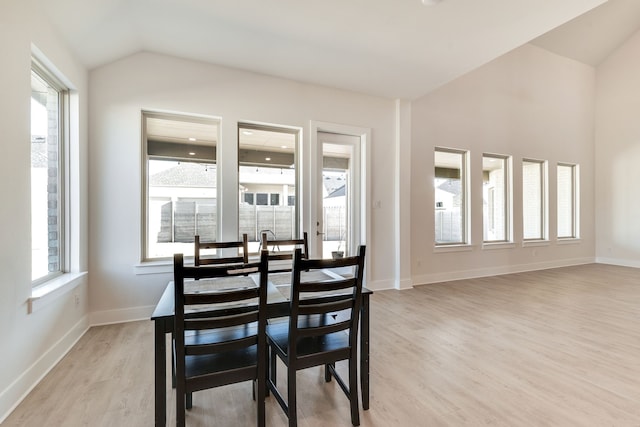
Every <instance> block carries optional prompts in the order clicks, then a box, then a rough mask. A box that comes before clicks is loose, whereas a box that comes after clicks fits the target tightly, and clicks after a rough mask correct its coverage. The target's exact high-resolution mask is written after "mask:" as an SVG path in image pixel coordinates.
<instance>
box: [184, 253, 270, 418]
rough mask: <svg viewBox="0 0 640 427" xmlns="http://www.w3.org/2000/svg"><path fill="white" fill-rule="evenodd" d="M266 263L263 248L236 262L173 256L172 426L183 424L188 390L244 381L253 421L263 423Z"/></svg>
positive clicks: (190, 402)
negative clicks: (190, 261) (188, 261)
mask: <svg viewBox="0 0 640 427" xmlns="http://www.w3.org/2000/svg"><path fill="white" fill-rule="evenodd" d="M267 262H268V261H267V252H266V251H262V253H261V256H260V260H259V261H257V262H252V263H247V264H242V265H238V266H228V265H227V266H185V265H184V259H183V255H182V254H175V255H174V286H175V289H174V290H175V316H174V319H175V320H174V322H175V324H174V331H175V340H174V353H175V358H174V360H175V365H176V366H175V372H176V425H177V426H184V425H185V419H186V413H185V409H190V408H191V407H192V404H193V400H192V393H194V392H196V391H199V390H204V389H208V388H213V387H219V386H223V385H227V384H232V383H237V382H243V381H250V380H251V381H253V398H254V399H255V400H256V401H257V425H258V426H261V427H262V426H264V425H265V402H264V400H265V396H266V378H267V347H266V336H265V328H266V324H267V320H266V304H267V266H268V264H267ZM251 273H257V274H258V275H259V281H258V283H257V284H256V283H255V281H254V278H253V277H252V276H250V275H248V274H251ZM185 279H200V280H199V281H186V282H185ZM203 279H211V280H203ZM250 300H251V301H250ZM247 302H250V304H247ZM256 394H257V397H256Z"/></svg>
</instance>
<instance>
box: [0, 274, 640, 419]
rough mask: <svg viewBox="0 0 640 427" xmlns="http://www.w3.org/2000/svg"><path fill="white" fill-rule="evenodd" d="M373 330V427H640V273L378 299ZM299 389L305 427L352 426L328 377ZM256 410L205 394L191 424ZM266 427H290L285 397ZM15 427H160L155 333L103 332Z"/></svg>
mask: <svg viewBox="0 0 640 427" xmlns="http://www.w3.org/2000/svg"><path fill="white" fill-rule="evenodd" d="M371 321H372V345H371V350H372V355H371V356H372V372H371V375H372V377H371V389H372V396H371V397H372V399H371V409H370V410H369V411H366V412H364V411H361V425H362V426H379V427H383V426H384V427H388V426H640V269H632V268H624V267H613V266H606V265H587V266H579V267H569V268H562V269H554V270H547V271H539V272H532V273H521V274H512V275H505V276H498V277H489V278H481V279H473V280H461V281H456V282H448V283H441V284H433V285H425V286H419V287H416V288H414V289H412V290H407V291H402V292H399V291H384V292H376V293H375V294H374V295H373V297H372V319H371ZM281 371H282V369H281ZM298 381H299V390H302V394H301V396H300V397H299V406H298V410H299V415H300V417H299V422H300V425H301V426H302V427H305V426H308V427H311V426H350V425H351V423H350V418H349V409H348V404H347V399H346V398H345V397H344V395H343V394H342V392H341V391H340V390H339V388H338V387H337V386H336V384H335V382H332V383H329V384H326V383H324V381H323V378H322V372H321V370H320V369H315V368H312V369H310V370H307V371H304V372H302V373H300V374H299V376H298ZM281 384H282V382H281ZM169 394H170V395H171V391H170V389H169ZM169 400H170V401H169V402H168V407H169V410H170V413H169V421H170V423H173V422H174V417H175V415H174V409H173V407H174V402H175V395H174V396H172V397H170V399H169ZM254 408H255V407H254V404H253V401H252V400H251V388H250V384H249V383H245V384H239V385H232V386H227V387H222V388H219V389H215V390H212V391H206V392H201V393H199V394H195V395H194V408H193V410H191V411H190V412H189V413H188V416H187V424H188V425H190V426H213V425H217V426H225V427H234V426H251V425H254V413H255V412H254ZM267 422H268V425H269V426H285V425H286V420H285V417H284V416H283V415H282V413H281V411H280V408H279V407H278V406H277V404H276V402H275V400H274V399H273V397H271V398H268V403H267ZM2 425H3V426H7V427H8V426H34V427H35V426H38V427H39V426H65V427H69V426H71V427H73V426H151V425H153V328H152V323H151V322H150V321H148V322H135V323H129V324H121V325H113V326H102V327H96V328H92V329H90V330H89V331H88V332H87V334H86V335H85V336H84V337H83V338H82V339H81V340H80V342H79V343H78V344H77V345H76V347H75V348H74V349H73V350H72V351H71V352H70V354H69V355H68V356H67V357H65V358H64V359H63V360H62V361H61V362H60V364H59V365H58V366H57V367H56V368H55V369H54V370H53V371H52V372H51V373H50V374H49V375H48V376H47V377H46V378H45V379H44V380H43V381H42V382H41V384H39V385H38V387H37V388H36V389H35V390H34V391H33V392H32V393H31V394H30V395H29V396H28V397H27V398H26V399H25V400H24V402H23V403H22V404H21V405H20V406H19V407H18V408H17V409H16V410H15V411H14V413H13V414H12V415H11V416H10V417H9V418H8V419H7V420H6V421H5V423H3V424H2Z"/></svg>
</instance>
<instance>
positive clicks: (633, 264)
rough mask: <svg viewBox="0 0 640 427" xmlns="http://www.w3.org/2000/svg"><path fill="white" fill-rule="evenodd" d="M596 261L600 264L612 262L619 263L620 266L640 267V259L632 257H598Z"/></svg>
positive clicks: (612, 263) (611, 263) (613, 263)
mask: <svg viewBox="0 0 640 427" xmlns="http://www.w3.org/2000/svg"><path fill="white" fill-rule="evenodd" d="M596 262H597V263H598V264H610V265H618V266H620V267H633V268H640V261H639V260H637V259H636V260H632V259H617V258H604V257H598V258H596Z"/></svg>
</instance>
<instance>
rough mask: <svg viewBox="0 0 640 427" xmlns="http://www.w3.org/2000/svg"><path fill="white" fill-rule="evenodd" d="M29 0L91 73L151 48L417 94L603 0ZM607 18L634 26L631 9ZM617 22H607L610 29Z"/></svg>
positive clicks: (386, 92)
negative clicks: (431, 0)
mask: <svg viewBox="0 0 640 427" xmlns="http://www.w3.org/2000/svg"><path fill="white" fill-rule="evenodd" d="M35 1H41V2H42V7H43V8H44V9H45V11H46V12H47V13H48V15H49V18H50V20H51V22H52V23H53V25H54V26H55V27H57V29H58V30H59V32H60V33H61V34H62V36H63V37H64V38H65V39H66V40H67V42H68V43H69V45H70V46H71V47H72V49H73V50H74V51H75V52H76V54H77V55H78V57H79V58H80V60H81V61H83V62H84V63H85V65H87V66H88V67H89V68H94V67H98V66H100V65H103V64H106V63H109V62H111V61H114V60H117V59H120V58H122V57H124V56H127V55H130V54H133V53H136V52H140V51H149V52H157V53H162V54H168V55H174V56H178V57H182V58H188V59H194V60H200V61H205V62H211V63H215V64H220V65H225V66H230V67H237V68H241V69H245V70H250V71H255V72H259V73H265V74H269V75H274V76H280V77H285V78H289V79H293V80H297V81H303V82H309V83H316V84H321V85H326V86H330V87H336V88H342V89H348V90H353V91H357V92H363V93H369V94H374V95H381V96H387V97H392V98H405V99H413V98H417V97H419V96H422V95H424V94H426V93H428V92H430V91H431V90H433V89H435V88H437V87H439V86H440V85H442V84H444V83H446V82H448V81H451V80H453V79H455V78H457V77H459V76H461V75H462V74H464V73H466V72H469V71H471V70H473V69H475V68H477V67H478V66H480V65H482V64H484V63H486V62H489V61H491V60H492V59H494V58H496V57H498V56H500V55H502V54H504V53H507V52H508V51H510V50H512V49H514V48H516V47H518V46H521V45H522V44H524V43H527V42H529V41H531V40H532V39H535V38H536V37H538V36H540V35H542V34H544V33H546V32H547V31H549V30H551V29H553V28H555V27H558V26H559V25H561V24H563V23H565V22H567V21H569V20H571V19H573V18H574V17H576V16H578V15H581V14H583V13H584V12H587V11H588V10H590V9H592V8H594V7H596V6H598V5H600V4H602V3H604V2H605V1H606V0H482V1H480V0H444V1H442V2H440V3H438V4H435V5H432V6H425V5H423V3H422V1H421V0H268V1H267V0H91V1H87V0H35ZM609 3H611V6H612V9H613V10H616V8H615V7H614V4H621V5H623V6H626V7H628V8H630V7H631V5H633V3H638V4H640V1H638V0H610V1H609ZM633 9H634V12H637V9H638V7H637V5H633ZM614 15H615V18H616V19H620V20H623V21H625V22H627V21H633V22H635V20H633V19H631V18H632V17H631V16H629V14H626V13H622V15H621V14H620V13H616V14H614ZM636 16H637V13H634V14H633V17H636ZM611 19H612V18H611ZM591 22H595V21H590V20H587V21H586V22H585V23H584V24H582V26H579V27H580V28H579V29H583V28H584V26H586V27H587V28H589V25H595V24H593V23H591ZM598 22H599V21H598ZM597 25H598V26H600V25H604V24H597ZM621 27H622V25H618V23H617V21H616V22H608V21H607V28H608V31H610V32H611V33H613V32H617V31H618V30H621V29H622V28H621ZM575 31H578V30H574V32H570V34H575ZM578 32H579V31H578ZM558 34H559V35H558V36H553V35H549V36H546V38H541V39H538V40H537V41H536V43H537V44H538V45H540V46H544V47H545V48H549V49H551V47H557V48H558V49H560V47H561V46H562V38H563V37H565V38H566V37H568V36H566V35H564V36H563V35H562V34H560V33H558ZM585 37H587V36H585ZM583 40H588V43H583ZM596 42H598V43H596ZM599 42H602V43H599ZM605 42H606V40H605V39H604V38H601V36H600V35H598V34H596V31H595V30H594V31H593V34H591V33H590V34H589V35H588V37H587V38H581V37H578V38H577V39H575V40H573V43H569V47H567V48H566V49H565V50H571V49H575V46H574V47H571V46H573V45H579V46H580V47H582V48H585V47H588V48H589V49H583V50H586V51H589V50H590V48H592V47H595V45H596V44H598V45H604V44H607V43H608V42H607V43H605ZM584 45H587V46H584ZM552 50H553V49H552ZM596 60H597V59H596Z"/></svg>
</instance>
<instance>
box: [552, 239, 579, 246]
mask: <svg viewBox="0 0 640 427" xmlns="http://www.w3.org/2000/svg"><path fill="white" fill-rule="evenodd" d="M556 243H557V244H558V245H577V244H579V243H582V240H580V238H579V237H567V238H563V239H558V240H557V241H556Z"/></svg>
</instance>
